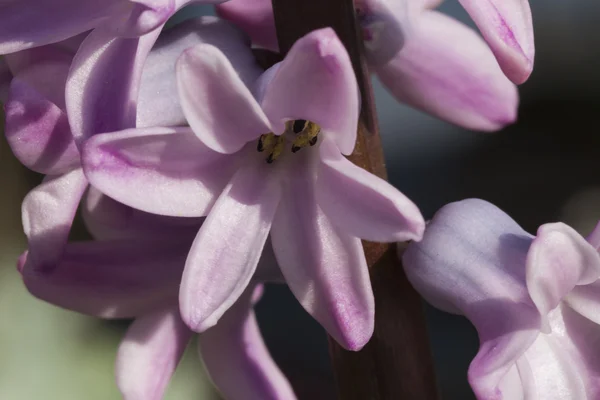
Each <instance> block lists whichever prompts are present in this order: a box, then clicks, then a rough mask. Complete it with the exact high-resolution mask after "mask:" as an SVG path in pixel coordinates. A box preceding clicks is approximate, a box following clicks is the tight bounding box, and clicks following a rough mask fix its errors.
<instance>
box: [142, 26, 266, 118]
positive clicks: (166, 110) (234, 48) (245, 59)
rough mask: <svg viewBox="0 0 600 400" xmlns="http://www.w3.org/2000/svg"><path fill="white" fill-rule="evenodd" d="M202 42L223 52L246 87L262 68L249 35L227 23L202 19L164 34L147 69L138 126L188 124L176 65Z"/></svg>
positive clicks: (151, 55)
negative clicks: (189, 50) (179, 91)
mask: <svg viewBox="0 0 600 400" xmlns="http://www.w3.org/2000/svg"><path fill="white" fill-rule="evenodd" d="M200 43H208V44H212V45H213V46H216V47H217V48H218V49H219V50H221V51H222V52H223V54H225V55H226V56H227V58H228V59H229V61H230V62H231V64H232V65H233V68H234V69H235V70H236V72H238V74H239V75H240V78H241V79H242V81H244V82H245V83H246V84H247V85H249V84H251V83H253V82H254V80H255V79H256V77H257V76H259V75H260V73H261V71H262V70H261V69H260V68H259V67H258V65H257V64H256V60H255V58H254V56H253V55H252V52H251V50H250V44H249V42H248V39H247V38H246V36H245V35H244V34H243V33H242V32H240V31H239V30H238V29H236V28H235V27H234V26H232V25H231V24H229V23H227V22H226V21H223V20H219V19H218V18H215V17H201V18H195V19H192V20H188V21H185V22H183V23H182V24H180V25H177V26H176V27H175V28H173V29H169V30H168V31H166V32H164V33H163V34H162V35H161V36H160V38H159V39H158V41H157V42H156V45H155V46H154V47H153V48H152V51H151V52H150V55H149V56H148V60H147V61H146V64H145V66H144V72H143V75H142V83H141V86H140V95H139V100H138V112H137V127H138V128H143V127H150V126H178V125H187V121H186V119H185V116H184V115H183V111H182V110H181V106H180V104H179V97H178V94H177V80H176V76H175V63H176V61H177V59H178V58H179V56H180V55H181V53H183V51H184V50H186V49H188V48H190V47H193V46H195V45H197V44H200Z"/></svg>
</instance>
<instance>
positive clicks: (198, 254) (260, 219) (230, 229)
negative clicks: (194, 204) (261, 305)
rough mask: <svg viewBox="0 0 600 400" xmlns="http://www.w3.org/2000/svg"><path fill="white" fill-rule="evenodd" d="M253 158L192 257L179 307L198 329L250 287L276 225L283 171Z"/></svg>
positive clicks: (217, 205) (219, 205)
mask: <svg viewBox="0 0 600 400" xmlns="http://www.w3.org/2000/svg"><path fill="white" fill-rule="evenodd" d="M251 161H253V162H249V163H246V164H244V165H243V166H242V167H240V169H238V171H237V172H236V174H235V175H234V176H233V178H232V179H231V181H230V182H229V184H228V185H227V187H226V188H225V190H223V193H222V194H221V196H220V197H219V199H218V200H217V202H216V203H215V205H214V207H213V208H212V209H211V212H210V213H209V214H208V217H207V218H206V221H205V222H204V224H203V225H202V228H200V232H199V233H198V236H197V237H196V239H195V240H194V244H193V245H192V248H191V250H190V254H189V256H188V259H187V261H186V266H185V271H184V273H183V279H182V282H181V290H180V294H179V306H180V308H181V315H182V317H183V320H184V321H185V322H186V324H188V326H189V327H190V328H191V329H192V330H194V331H196V332H202V331H204V330H206V329H208V328H210V327H212V326H214V325H215V324H216V323H217V321H218V320H219V318H221V316H222V315H223V314H224V313H225V311H227V309H228V308H229V307H230V306H231V305H232V304H233V303H234V302H235V301H236V300H237V299H238V297H239V296H240V295H241V294H242V292H243V291H244V290H245V289H246V286H247V285H248V282H250V279H251V278H252V275H253V273H254V271H255V270H256V266H257V264H258V262H259V259H260V256H261V253H262V250H263V247H264V245H265V241H266V240H267V236H268V234H269V230H270V228H271V222H272V220H273V216H274V214H275V210H276V209H277V204H278V202H279V197H280V188H279V184H278V180H277V176H276V175H275V173H276V172H277V171H278V170H277V169H276V168H272V166H271V165H268V164H267V163H265V162H264V161H262V160H261V161H262V162H259V160H258V159H253V160H251ZM215 283H217V284H215Z"/></svg>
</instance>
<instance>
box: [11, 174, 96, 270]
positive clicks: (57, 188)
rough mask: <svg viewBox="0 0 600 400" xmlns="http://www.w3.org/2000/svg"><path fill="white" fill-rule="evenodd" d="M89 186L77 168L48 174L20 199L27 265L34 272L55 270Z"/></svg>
mask: <svg viewBox="0 0 600 400" xmlns="http://www.w3.org/2000/svg"><path fill="white" fill-rule="evenodd" d="M87 186H88V183H87V180H86V179H85V176H83V171H82V170H81V169H80V168H78V169H75V170H73V171H71V172H68V173H66V174H64V175H58V176H56V175H55V176H51V175H48V176H46V178H45V179H44V182H43V183H42V184H41V185H39V186H37V187H36V188H35V189H33V190H32V191H31V192H29V193H28V194H27V196H26V197H25V199H24V200H23V205H22V218H23V230H24V231H25V235H26V236H27V239H28V245H29V257H28V260H27V261H28V263H29V265H31V267H32V268H34V269H35V270H51V269H54V268H55V266H56V263H57V262H58V260H59V258H60V257H61V256H62V253H63V249H64V246H65V245H66V243H67V238H68V236H69V232H70V230H71V225H72V223H73V219H74V218H75V212H76V211H77V207H78V206H79V201H80V200H81V196H82V195H83V192H84V191H85V189H86V187H87Z"/></svg>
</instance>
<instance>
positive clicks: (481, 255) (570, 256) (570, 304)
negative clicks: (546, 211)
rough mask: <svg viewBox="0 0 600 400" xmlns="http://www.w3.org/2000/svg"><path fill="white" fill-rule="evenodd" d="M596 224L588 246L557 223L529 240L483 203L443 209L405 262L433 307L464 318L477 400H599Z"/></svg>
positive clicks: (598, 240)
mask: <svg viewBox="0 0 600 400" xmlns="http://www.w3.org/2000/svg"><path fill="white" fill-rule="evenodd" d="M599 246H600V226H598V227H596V229H595V231H594V232H593V233H592V234H591V235H590V237H589V238H588V241H586V240H585V239H584V238H583V237H581V236H580V235H579V234H578V233H577V232H575V231H574V230H573V229H572V228H570V227H568V226H567V225H565V224H562V223H552V224H545V225H542V226H541V227H540V228H539V229H538V232H537V236H532V235H530V234H528V233H527V232H525V231H524V230H523V229H522V228H521V227H520V226H519V225H517V223H516V222H514V221H513V220H512V219H511V218H510V217H509V216H508V215H506V214H505V213H504V212H502V211H501V210H499V209H498V208H496V207H495V206H494V205H492V204H490V203H487V202H485V201H483V200H475V199H471V200H464V201H461V202H457V203H452V204H449V205H447V206H445V207H443V208H442V209H441V210H440V211H438V213H437V214H436V215H435V216H434V218H433V220H432V221H431V222H430V223H429V224H428V225H427V230H426V232H425V235H424V238H423V241H422V242H420V243H412V244H411V245H409V247H408V249H407V250H406V251H405V253H404V256H403V263H404V268H405V270H406V274H407V276H408V278H409V280H410V281H411V283H412V284H413V285H414V287H415V288H416V289H417V290H418V291H419V292H420V293H421V295H423V297H424V298H425V299H426V300H427V301H429V302H430V303H431V304H432V305H434V306H436V307H438V308H440V309H442V310H444V311H446V312H450V313H454V314H461V315H464V316H466V317H467V318H468V319H469V320H470V321H471V322H472V323H473V324H474V325H475V328H476V329H477V331H478V333H479V339H480V348H479V352H478V354H477V356H476V357H475V359H474V360H473V361H472V363H471V365H470V367H469V373H468V375H469V382H470V383H471V386H472V388H473V390H474V392H475V394H476V396H477V397H478V398H479V399H489V400H491V399H506V400H513V399H527V400H537V399H548V400H566V399H573V400H575V399H577V400H579V399H588V400H593V399H597V398H598V397H599V396H600V384H599V383H600V356H599V354H598V351H597V350H598V344H599V343H600V326H599V325H598V323H600V281H598V278H599V276H600V256H599V255H598V247H599Z"/></svg>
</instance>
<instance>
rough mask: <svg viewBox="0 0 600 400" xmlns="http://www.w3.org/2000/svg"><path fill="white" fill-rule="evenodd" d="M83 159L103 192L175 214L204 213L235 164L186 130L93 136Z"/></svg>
mask: <svg viewBox="0 0 600 400" xmlns="http://www.w3.org/2000/svg"><path fill="white" fill-rule="evenodd" d="M82 160H83V168H84V170H85V173H86V176H87V177H88V179H89V180H90V183H91V184H92V185H94V186H95V187H96V188H98V189H99V190H100V191H101V192H103V193H105V194H107V195H108V196H110V197H112V198H113V199H115V200H117V201H119V202H121V203H124V204H127V205H128V206H130V207H133V208H137V209H139V210H142V211H146V212H149V213H154V214H161V215H169V216H173V217H201V216H204V215H206V213H207V212H208V210H210V207H211V206H212V205H213V203H214V201H215V200H216V198H217V197H218V195H219V193H220V192H221V190H222V189H223V188H224V187H225V185H226V184H227V181H228V179H229V178H230V177H231V175H232V174H233V172H234V171H235V168H236V166H237V164H236V160H237V159H236V158H235V157H227V156H223V155H222V154H220V153H216V152H213V151H211V150H210V149H208V148H206V146H204V145H203V144H202V142H200V140H198V138H197V137H196V136H195V135H194V134H193V133H192V132H191V131H190V129H189V128H145V129H129V130H125V131H121V132H114V133H107V134H102V135H97V136H95V137H93V138H92V139H90V140H88V141H87V142H86V144H85V146H84V148H83V156H82ZM149 194H150V195H149Z"/></svg>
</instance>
